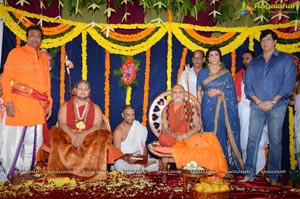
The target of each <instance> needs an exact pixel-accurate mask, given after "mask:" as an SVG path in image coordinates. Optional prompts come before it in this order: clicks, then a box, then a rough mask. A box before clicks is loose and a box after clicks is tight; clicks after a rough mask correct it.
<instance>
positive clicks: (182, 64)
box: [177, 48, 188, 81]
mask: <svg viewBox="0 0 300 199" xmlns="http://www.w3.org/2000/svg"><path fill="white" fill-rule="evenodd" d="M187 52H188V49H187V48H183V51H182V55H181V59H180V66H179V70H178V74H177V81H179V78H180V75H181V73H182V71H183V69H184V65H185V60H186V55H187Z"/></svg>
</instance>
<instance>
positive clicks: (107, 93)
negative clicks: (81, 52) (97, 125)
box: [104, 50, 110, 118]
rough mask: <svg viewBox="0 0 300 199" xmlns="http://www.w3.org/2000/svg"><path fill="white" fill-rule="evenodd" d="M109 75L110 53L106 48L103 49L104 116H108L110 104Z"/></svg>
mask: <svg viewBox="0 0 300 199" xmlns="http://www.w3.org/2000/svg"><path fill="white" fill-rule="evenodd" d="M109 75H110V53H109V51H108V50H106V51H105V82H104V94H105V100H104V113H105V116H106V118H109V105H110V99H109V96H110V86H109Z"/></svg>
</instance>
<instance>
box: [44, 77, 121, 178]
mask: <svg viewBox="0 0 300 199" xmlns="http://www.w3.org/2000/svg"><path fill="white" fill-rule="evenodd" d="M74 92H75V96H73V97H72V98H71V99H70V100H69V101H68V102H66V103H65V104H63V105H62V106H61V108H60V109H59V113H58V122H59V128H60V129H58V128H55V127H54V128H53V131H52V135H51V152H50V157H49V162H48V175H49V176H50V177H75V178H77V179H79V180H84V181H95V180H101V179H105V178H106V172H107V159H108V157H107V154H108V156H110V155H116V156H115V158H114V159H117V158H119V157H121V156H122V155H123V154H122V153H121V152H120V151H119V150H117V149H116V150H114V152H119V153H118V154H110V151H111V150H108V147H109V148H110V149H111V148H112V147H111V146H113V145H111V146H109V143H111V142H112V139H113V135H112V133H111V132H110V131H107V130H100V128H101V122H102V111H101V109H100V107H99V106H98V105H96V104H94V103H93V102H92V100H91V99H90V85H89V83H88V82H87V81H85V80H80V81H78V82H77V83H76V84H75V88H74ZM114 148H115V147H114ZM107 150H108V153H107Z"/></svg>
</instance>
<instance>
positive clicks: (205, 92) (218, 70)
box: [197, 46, 244, 173]
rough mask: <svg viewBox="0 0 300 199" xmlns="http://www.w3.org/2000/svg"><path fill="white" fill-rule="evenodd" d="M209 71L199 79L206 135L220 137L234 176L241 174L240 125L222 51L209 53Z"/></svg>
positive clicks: (204, 72) (242, 165) (232, 84)
mask: <svg viewBox="0 0 300 199" xmlns="http://www.w3.org/2000/svg"><path fill="white" fill-rule="evenodd" d="M206 58H207V61H208V62H209V64H208V67H206V68H203V69H202V70H201V71H200V72H199V74H198V78H197V95H198V96H197V97H198V99H199V101H200V104H201V119H202V122H203V131H204V132H213V133H215V134H216V136H217V138H218V140H219V142H220V144H221V147H222V150H223V153H224V155H225V158H226V160H227V164H228V167H229V169H230V170H231V172H237V173H241V172H242V171H241V169H243V168H244V163H243V160H242V156H241V153H240V152H241V148H240V123H239V116H238V103H237V97H236V91H235V87H234V81H233V79H232V77H231V74H230V72H229V70H227V69H226V68H225V67H224V66H222V64H221V51H220V49H219V48H217V47H215V46H212V47H210V48H209V49H208V51H207V53H206Z"/></svg>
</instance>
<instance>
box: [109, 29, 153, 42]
mask: <svg viewBox="0 0 300 199" xmlns="http://www.w3.org/2000/svg"><path fill="white" fill-rule="evenodd" d="M154 30H155V28H147V29H145V30H143V31H141V32H139V33H136V34H120V33H117V32H113V31H112V32H110V33H109V37H110V38H111V39H114V40H117V41H122V42H137V41H139V40H142V39H145V38H146V37H147V36H149V35H150V34H151V33H152V32H153V31H154Z"/></svg>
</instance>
